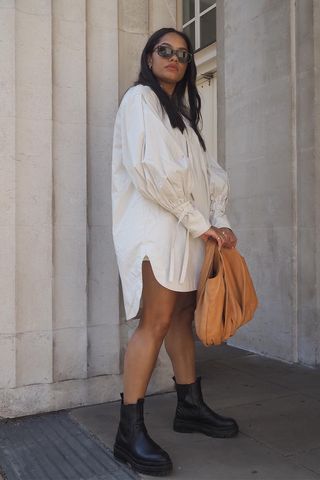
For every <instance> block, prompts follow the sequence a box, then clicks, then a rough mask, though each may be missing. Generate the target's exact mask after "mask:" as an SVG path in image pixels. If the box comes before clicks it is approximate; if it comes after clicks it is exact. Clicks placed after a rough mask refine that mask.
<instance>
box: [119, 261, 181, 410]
mask: <svg viewBox="0 0 320 480" xmlns="http://www.w3.org/2000/svg"><path fill="white" fill-rule="evenodd" d="M142 280H143V291H142V299H143V313H142V318H141V320H140V323H139V326H138V327H137V329H136V331H135V332H134V334H133V336H132V337H131V339H130V341H129V343H128V347H127V351H126V354H125V359H124V376H123V382H124V403H125V404H128V403H136V402H137V400H138V399H139V398H143V397H144V396H145V392H146V389H147V386H148V383H149V380H150V377H151V374H152V372H153V369H154V366H155V363H156V360H157V357H158V354H159V350H160V347H161V345H162V342H163V339H164V337H165V336H166V334H167V331H168V329H169V326H170V322H171V318H172V314H173V311H174V307H175V304H176V300H177V295H178V293H177V292H174V291H172V290H169V289H167V288H165V287H163V286H162V285H160V284H159V283H158V282H157V280H156V278H155V276H154V274H153V271H152V268H151V264H150V262H142Z"/></svg>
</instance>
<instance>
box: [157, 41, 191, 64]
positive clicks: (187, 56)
mask: <svg viewBox="0 0 320 480" xmlns="http://www.w3.org/2000/svg"><path fill="white" fill-rule="evenodd" d="M156 50H157V52H158V55H160V57H164V58H171V57H172V56H173V55H177V58H178V60H179V62H180V63H189V62H191V58H192V55H191V53H189V52H187V51H186V50H173V49H172V48H171V47H168V46H166V45H159V46H158V47H157V48H156Z"/></svg>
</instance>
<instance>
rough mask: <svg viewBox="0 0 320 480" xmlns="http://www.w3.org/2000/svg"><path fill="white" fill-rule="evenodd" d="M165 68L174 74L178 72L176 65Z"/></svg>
mask: <svg viewBox="0 0 320 480" xmlns="http://www.w3.org/2000/svg"><path fill="white" fill-rule="evenodd" d="M165 68H166V69H168V70H172V71H174V72H177V71H178V67H176V65H167V66H166V67H165Z"/></svg>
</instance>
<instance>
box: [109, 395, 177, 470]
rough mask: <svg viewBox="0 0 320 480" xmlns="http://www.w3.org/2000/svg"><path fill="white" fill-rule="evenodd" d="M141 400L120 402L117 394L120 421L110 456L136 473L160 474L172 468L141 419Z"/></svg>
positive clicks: (165, 453)
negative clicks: (119, 406) (119, 405)
mask: <svg viewBox="0 0 320 480" xmlns="http://www.w3.org/2000/svg"><path fill="white" fill-rule="evenodd" d="M143 404H144V400H143V399H139V400H138V402H137V403H133V404H129V405H124V403H123V394H121V412H120V423H119V428H118V433H117V436H116V441H115V444H114V448H113V453H114V456H115V458H116V459H117V460H120V461H121V462H124V463H128V464H129V465H131V467H132V468H133V469H134V470H136V471H137V472H140V473H144V474H145V475H156V476H162V475H167V474H168V473H169V472H170V471H171V470H172V462H171V459H170V457H169V455H168V454H167V452H165V451H164V450H162V448H160V447H159V445H157V444H156V443H155V442H154V441H153V440H152V439H151V438H150V437H149V435H148V432H147V429H146V427H145V424H144V419H143Z"/></svg>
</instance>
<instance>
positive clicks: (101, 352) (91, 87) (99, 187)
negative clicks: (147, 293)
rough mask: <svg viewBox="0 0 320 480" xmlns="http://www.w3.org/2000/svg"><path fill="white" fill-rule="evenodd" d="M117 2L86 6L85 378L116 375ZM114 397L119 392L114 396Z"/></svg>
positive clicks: (99, 1) (94, 2) (94, 1)
mask: <svg viewBox="0 0 320 480" xmlns="http://www.w3.org/2000/svg"><path fill="white" fill-rule="evenodd" d="M117 3H118V2H117V0H112V1H110V0H109V1H108V2H105V1H104V0H90V1H89V2H87V90H88V97H87V108H88V112H87V113H88V124H87V148H88V159H87V166H88V229H89V231H88V234H89V235H88V240H89V243H88V260H89V266H90V268H89V272H88V281H89V284H88V374H89V375H90V376H96V375H104V374H118V373H119V372H120V364H119V355H120V336H119V275H118V268H117V264H116V258H115V253H114V247H113V239H112V210H111V155H112V138H113V123H114V119H115V115H116V112H117V109H118V90H119V86H118V22H117V18H118V5H117ZM116 395H117V398H118V396H119V393H118V392H117V394H116Z"/></svg>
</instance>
